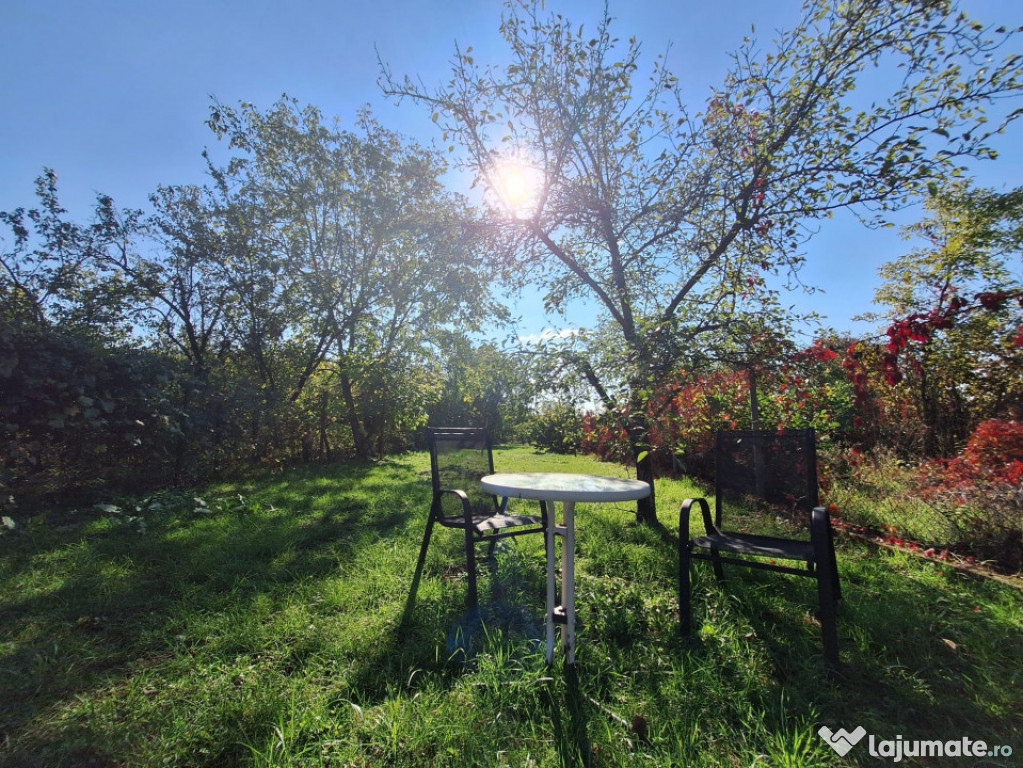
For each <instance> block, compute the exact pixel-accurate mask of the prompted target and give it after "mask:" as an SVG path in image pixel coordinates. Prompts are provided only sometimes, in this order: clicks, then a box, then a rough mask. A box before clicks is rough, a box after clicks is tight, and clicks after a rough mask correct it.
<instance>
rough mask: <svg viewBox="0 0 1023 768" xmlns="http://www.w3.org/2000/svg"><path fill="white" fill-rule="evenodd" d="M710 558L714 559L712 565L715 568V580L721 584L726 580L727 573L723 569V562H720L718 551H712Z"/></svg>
mask: <svg viewBox="0 0 1023 768" xmlns="http://www.w3.org/2000/svg"><path fill="white" fill-rule="evenodd" d="M710 556H711V557H712V558H713V559H712V560H711V564H712V565H713V566H714V578H715V579H717V580H718V582H719V583H720V582H722V581H724V580H725V571H724V569H723V568H722V567H721V561H720V560H718V551H717V550H716V549H711V551H710Z"/></svg>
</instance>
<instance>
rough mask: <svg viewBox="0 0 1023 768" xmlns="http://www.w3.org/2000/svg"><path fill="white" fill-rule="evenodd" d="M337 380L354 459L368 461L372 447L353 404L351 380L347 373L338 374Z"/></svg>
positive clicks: (356, 408) (353, 396) (353, 395)
mask: <svg viewBox="0 0 1023 768" xmlns="http://www.w3.org/2000/svg"><path fill="white" fill-rule="evenodd" d="M338 378H339V379H340V381H341V396H342V398H343V399H344V402H345V415H346V416H347V418H348V427H349V429H351V430H352V442H353V443H354V444H355V457H356V458H357V459H359V460H361V461H369V460H370V459H371V458H373V445H372V443H370V440H369V437H368V436H367V435H366V430H365V428H364V427H363V424H362V419H360V418H359V409H358V407H357V406H356V404H355V394H354V392H353V390H352V380H351V379H350V378H348V374H347V373H343V372H342V373H341V374H339V376H338Z"/></svg>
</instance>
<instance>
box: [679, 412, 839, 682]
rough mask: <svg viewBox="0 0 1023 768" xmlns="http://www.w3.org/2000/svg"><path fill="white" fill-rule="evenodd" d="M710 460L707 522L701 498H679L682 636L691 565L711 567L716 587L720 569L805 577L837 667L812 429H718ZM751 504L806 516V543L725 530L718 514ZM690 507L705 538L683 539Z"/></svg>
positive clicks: (829, 551)
mask: <svg viewBox="0 0 1023 768" xmlns="http://www.w3.org/2000/svg"><path fill="white" fill-rule="evenodd" d="M714 454H715V455H714V465H715V477H714V518H713V519H711V515H710V508H709V506H708V504H707V500H706V499H702V498H696V499H686V500H685V502H684V503H683V504H682V508H681V510H680V512H679V619H680V623H681V627H682V631H683V633H688V632H689V629H690V624H691V621H692V616H691V610H692V609H691V607H690V583H689V563H690V561H691V560H694V559H696V560H709V561H710V562H711V563H713V566H714V573H715V575H716V576H717V579H718V581H722V580H723V578H724V572H723V570H722V568H721V564H722V563H729V564H732V565H742V566H745V567H747V568H759V569H762V570H768V571H777V572H781V573H789V574H795V575H799V576H809V577H811V578H814V579H816V580H817V593H818V600H819V603H820V608H819V618H820V624H821V638H822V640H823V644H824V658H825V662H826V664H827V665H828V666H829V667H831V668H834V667H837V666H838V663H839V662H838V631H837V627H836V616H835V614H836V604H837V601H838V600H839V598H840V597H841V589H840V587H839V583H838V568H837V566H836V562H835V547H834V542H833V539H832V531H831V519H830V517H829V515H828V511H827V509H826V508H824V507H821V506H819V505H818V496H817V451H816V438H815V435H814V431H813V430H812V429H801V430H784V431H783V430H778V431H768V430H745V431H722V432H718V433H717V435H716V437H715V446H714ZM750 498H752V499H759V500H763V501H767V502H769V503H772V504H776V505H784V506H787V507H788V508H789V509H792V510H795V511H797V512H801V513H805V514H806V515H808V516H809V521H808V522H809V525H810V539H809V541H805V540H799V539H788V538H779V537H775V536H763V535H759V534H752V533H743V532H737V531H732V530H726V529H725V528H724V527H723V526H724V523H723V516H724V511H725V509H726V508H727V507H728V506H729V505H734V504H735V503H736V502H738V501H740V500H742V499H750ZM694 504H695V505H697V506H698V507H699V509H700V511H701V513H702V516H703V523H704V527H705V529H706V533H705V534H704V535H703V536H696V537H693V538H690V535H689V513H690V511H691V509H692V507H693V505H694ZM722 553H726V554H722ZM751 558H752V559H751ZM779 560H781V561H789V562H792V561H801V562H802V563H803V567H802V568H799V567H792V566H789V565H783V564H780V563H778V562H777V561H779Z"/></svg>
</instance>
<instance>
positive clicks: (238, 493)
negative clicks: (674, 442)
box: [0, 448, 1023, 768]
mask: <svg viewBox="0 0 1023 768" xmlns="http://www.w3.org/2000/svg"><path fill="white" fill-rule="evenodd" d="M496 461H497V463H498V465H499V467H500V468H501V469H507V470H521V471H529V470H555V471H558V470H560V471H582V472H593V473H598V474H618V475H626V474H627V471H626V470H625V469H624V468H621V467H615V466H612V465H607V464H600V463H597V462H595V461H592V460H590V459H587V458H566V457H555V456H540V455H536V454H534V453H533V452H531V451H529V450H527V449H521V448H509V449H501V450H499V451H498V453H497V457H496ZM428 473H429V462H428V459H427V457H426V456H425V455H424V454H415V455H409V456H404V457H398V458H395V459H394V460H391V461H387V462H382V463H379V464H376V465H373V466H350V465H341V466H334V467H328V468H315V469H314V468H306V469H302V470H294V471H290V472H286V473H283V474H276V475H270V476H267V477H264V478H259V479H254V480H251V481H247V482H245V483H239V484H237V485H221V486H217V487H214V488H208V489H202V490H201V491H200V492H197V495H198V496H200V497H201V499H202V500H203V502H204V505H203V504H199V503H196V502H195V501H193V495H195V494H165V495H163V496H160V497H158V498H154V499H149V500H143V501H141V502H137V503H128V502H125V503H122V504H120V505H119V508H120V512H115V511H112V510H107V513H105V514H104V515H103V516H101V517H97V518H94V519H92V520H91V521H87V522H83V523H82V524H81V525H78V526H75V527H67V526H56V527H55V526H53V525H49V524H43V523H41V522H34V523H31V524H27V525H19V527H18V528H17V529H15V530H14V531H13V532H10V533H7V534H5V535H3V536H2V537H0V551H2V553H3V554H2V559H0V586H2V591H0V765H5V766H19V768H20V767H26V768H35V767H36V766H39V767H40V768H41V767H42V766H46V767H47V768H54V767H58V766H83V765H84V766H381V765H388V766H408V767H410V768H411V767H412V766H427V765H428V766H438V767H439V766H467V765H482V766H567V765H584V764H589V765H595V766H633V765H636V766H638V765H643V766H647V765H652V766H729V767H731V766H842V765H846V766H851V765H862V766H866V765H875V764H879V762H878V759H877V758H871V757H870V756H869V755H868V754H867V749H866V746H865V745H864V744H861V745H859V746H857V747H856V748H854V749H853V750H852V751H851V752H850V753H849V754H848V755H847V756H846V757H845V758H839V757H838V756H837V755H836V754H835V753H834V752H833V751H832V750H831V749H830V748H829V747H827V746H826V745H825V744H824V742H823V741H822V740H821V739H820V738H819V737H818V736H817V729H818V728H819V727H820V726H821V725H822V724H827V725H829V726H830V727H832V728H835V729H837V728H838V727H845V728H847V729H849V730H852V729H853V728H855V727H856V726H857V725H862V726H864V727H865V728H866V729H867V731H868V732H869V733H871V734H875V735H876V736H877V738H878V739H879V740H881V739H894V738H895V737H896V735H901V736H902V737H903V739H928V740H931V739H942V740H947V739H952V738H961V737H963V736H968V737H970V738H971V739H985V740H987V741H988V742H989V744H1009V745H1011V746H1013V747H1014V748H1015V752H1016V753H1017V754H1016V756H1013V757H1010V758H997V759H994V760H993V761H989V762H985V763H983V764H984V765H992V766H994V765H1018V764H1019V758H1018V756H1019V755H1023V742H1021V741H1020V739H1019V736H1018V734H1020V733H1023V694H1021V693H1020V691H1021V690H1023V680H1021V676H1023V672H1021V664H1020V659H1021V658H1023V597H1021V593H1020V591H1019V590H1017V589H1015V588H1013V587H1012V586H1008V585H1005V584H999V583H995V582H991V581H986V580H982V579H979V578H976V577H973V576H970V575H967V574H963V573H960V572H958V571H956V570H954V569H951V568H948V567H944V566H941V565H939V564H936V563H932V562H924V561H920V560H918V559H916V558H914V557H912V556H911V555H908V554H900V553H890V552H887V551H876V550H873V549H870V548H868V547H867V545H865V544H862V543H859V542H855V541H847V540H840V541H839V547H840V551H839V558H840V561H839V567H840V571H841V576H842V579H843V589H844V592H845V599H844V600H843V602H842V604H841V607H840V610H839V632H840V644H841V651H842V656H843V661H844V669H843V673H842V675H841V676H840V677H838V678H836V679H832V680H825V679H824V677H823V674H822V669H823V663H822V658H821V648H820V643H819V628H818V626H817V624H816V623H815V621H814V619H813V605H814V601H815V594H814V587H813V582H812V581H811V580H809V579H787V578H785V577H779V576H778V575H776V574H762V573H758V572H750V571H747V570H746V569H742V570H735V569H733V570H731V571H730V572H729V575H730V578H729V580H728V581H727V582H726V583H725V584H724V585H723V586H719V585H717V584H716V583H715V582H714V580H713V578H711V577H710V574H709V573H708V571H709V568H702V567H701V566H702V565H705V564H702V563H697V564H696V565H695V574H696V576H695V582H694V594H695V597H696V604H695V622H696V627H697V631H696V632H695V633H694V635H693V637H692V638H690V639H689V640H682V639H681V638H679V637H678V635H677V632H676V628H675V621H676V609H677V597H676V586H675V569H676V563H677V559H676V554H675V547H674V544H673V542H672V540H671V539H672V537H673V536H674V534H675V533H676V531H677V527H676V526H677V520H675V519H673V518H675V517H676V516H677V510H678V506H679V504H680V502H681V501H682V499H683V498H685V497H686V496H689V495H692V494H694V493H697V492H699V491H698V489H696V488H695V487H693V486H691V485H689V484H687V483H684V482H674V481H663V482H660V483H659V484H658V487H657V495H658V508H659V512H660V517H661V520H662V521H663V522H664V523H665V528H666V529H667V530H666V531H658V530H655V529H652V528H649V527H642V526H636V525H635V524H634V522H633V515H632V510H631V509H630V508H629V507H628V506H614V505H580V506H579V509H578V514H577V518H576V520H577V529H578V553H577V560H576V563H577V570H578V588H577V605H578V607H579V615H580V620H581V622H582V625H583V626H582V629H581V632H580V637H579V644H578V652H577V657H578V664H577V667H576V668H575V669H574V670H573V669H565V668H564V667H563V666H562V665H561V664H560V663H556V664H555V665H553V666H552V667H550V668H548V667H547V666H546V665H545V664H544V661H543V648H542V617H543V594H544V591H543V559H542V544H541V542H540V541H539V537H527V538H526V539H517V540H513V541H511V542H506V543H505V545H504V546H503V547H502V548H501V550H500V552H499V554H498V557H497V566H496V569H494V570H493V571H492V572H491V570H489V569H488V568H487V567H484V568H483V572H484V574H486V575H485V576H484V578H483V581H482V585H481V600H482V611H481V613H482V617H483V624H482V625H476V624H474V623H472V622H471V621H469V620H468V619H467V617H466V616H465V615H464V612H463V601H464V595H465V578H464V577H465V574H464V564H463V565H462V566H460V565H459V557H460V554H461V552H460V546H461V543H460V539H459V536H458V535H457V533H455V532H451V531H443V530H442V531H438V533H437V534H436V535H435V539H434V545H433V547H432V549H431V552H430V556H429V558H428V562H427V567H426V573H425V576H424V579H423V582H422V584H421V586H420V590H419V594H418V599H417V602H416V605H415V608H414V611H413V612H412V613H411V619H410V621H409V623H408V625H407V626H404V627H402V626H401V625H400V621H401V617H402V614H403V611H404V610H405V607H406V597H407V594H408V587H409V584H410V582H411V578H412V571H413V567H414V564H415V558H416V555H417V553H418V546H419V542H420V537H421V536H422V527H423V524H424V522H425V517H426V511H427V508H428V505H429V494H430V491H429V479H428V478H429V474H428ZM136 506H137V507H138V509H136V508H135V507H136ZM779 524H780V523H778V522H777V521H774V520H769V521H764V525H765V526H777V525H779ZM460 648H461V649H462V650H459V649H460ZM466 650H467V651H468V652H467V653H466V652H465V651H466ZM559 659H560V656H559ZM902 764H903V765H906V764H910V765H911V764H913V763H912V762H910V761H903V763H902ZM919 764H922V765H941V764H943V763H941V761H930V762H921V763H919ZM944 764H948V765H974V764H978V765H979V764H981V763H979V762H972V761H969V760H966V759H956V758H948V759H947V760H946V762H945V763H944Z"/></svg>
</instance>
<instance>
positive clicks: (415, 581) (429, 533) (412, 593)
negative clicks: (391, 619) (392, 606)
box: [401, 510, 434, 625]
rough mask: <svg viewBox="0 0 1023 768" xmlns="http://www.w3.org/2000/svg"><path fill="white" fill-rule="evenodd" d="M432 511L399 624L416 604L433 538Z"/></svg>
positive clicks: (406, 617)
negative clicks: (427, 553)
mask: <svg viewBox="0 0 1023 768" xmlns="http://www.w3.org/2000/svg"><path fill="white" fill-rule="evenodd" d="M433 522H434V521H433V511H432V510H431V512H430V516H429V517H428V518H427V520H426V531H425V532H424V533H423V543H422V545H420V547H419V560H417V561H416V572H415V575H414V576H413V577H412V587H411V588H410V589H409V595H408V599H407V600H406V601H405V612H404V613H403V614H402V617H401V623H402V625H404V624H405V623H406V622H407V621H408V620H409V618H410V617H411V615H412V609H413V608H414V607H415V604H416V593H417V592H419V581H420V579H422V577H423V566H424V565H425V564H426V551H427V550H428V549H429V548H430V539H431V538H432V537H433Z"/></svg>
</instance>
